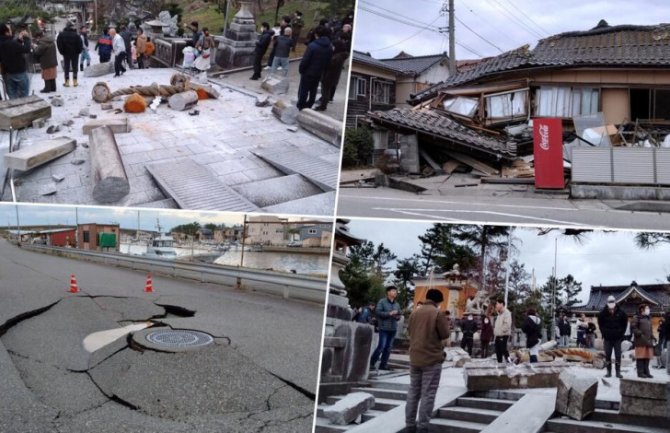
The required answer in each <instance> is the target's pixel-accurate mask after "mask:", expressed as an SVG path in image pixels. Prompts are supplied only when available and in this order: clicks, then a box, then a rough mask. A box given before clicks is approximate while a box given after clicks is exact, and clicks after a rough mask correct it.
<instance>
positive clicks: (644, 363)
mask: <svg viewBox="0 0 670 433" xmlns="http://www.w3.org/2000/svg"><path fill="white" fill-rule="evenodd" d="M631 328H632V332H633V335H634V336H635V341H634V345H635V360H636V364H637V377H641V378H649V379H651V378H652V377H653V376H652V375H651V373H650V372H649V362H650V361H651V358H652V357H653V356H654V343H655V341H654V334H653V331H652V328H651V309H650V308H649V305H647V304H640V306H639V307H638V309H637V316H636V317H635V320H633V323H632V326H631Z"/></svg>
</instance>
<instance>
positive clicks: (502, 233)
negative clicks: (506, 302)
mask: <svg viewBox="0 0 670 433" xmlns="http://www.w3.org/2000/svg"><path fill="white" fill-rule="evenodd" d="M454 227H455V230H456V233H455V237H456V239H458V240H460V241H461V242H463V243H464V244H465V245H467V246H469V247H470V248H472V249H473V250H474V251H475V252H476V253H477V254H478V256H479V260H478V265H479V271H480V274H479V278H480V280H479V282H480V287H484V286H485V271H486V258H487V256H488V255H490V254H491V253H492V252H493V251H495V250H496V249H507V243H508V238H509V236H511V233H510V232H511V228H510V227H507V226H487V225H470V224H467V225H465V224H463V225H457V226H454Z"/></svg>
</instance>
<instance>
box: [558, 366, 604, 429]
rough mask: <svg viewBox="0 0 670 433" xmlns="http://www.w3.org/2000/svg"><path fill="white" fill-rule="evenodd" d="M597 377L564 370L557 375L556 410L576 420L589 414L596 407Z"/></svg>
mask: <svg viewBox="0 0 670 433" xmlns="http://www.w3.org/2000/svg"><path fill="white" fill-rule="evenodd" d="M596 394H598V378H596V377H593V376H591V375H588V374H583V373H582V374H579V373H578V372H577V371H575V370H564V371H563V372H562V373H561V374H560V375H559V376H558V392H557V393H556V411H557V412H559V413H561V414H563V415H567V416H569V417H570V418H573V419H576V420H578V421H581V420H583V419H584V418H586V417H587V416H589V415H590V414H591V413H593V411H594V410H595V408H596Z"/></svg>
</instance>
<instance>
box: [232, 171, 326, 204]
mask: <svg viewBox="0 0 670 433" xmlns="http://www.w3.org/2000/svg"><path fill="white" fill-rule="evenodd" d="M232 188H233V189H234V190H235V191H236V192H237V193H238V194H239V195H241V196H242V197H245V198H246V199H247V200H249V201H250V202H252V203H254V204H255V205H256V206H258V207H260V208H264V207H267V206H274V205H277V204H280V203H285V202H290V201H294V200H298V199H301V198H305V197H310V196H313V195H316V194H320V193H321V192H322V191H321V190H320V189H319V188H317V187H316V185H314V184H313V183H311V182H309V181H307V180H306V179H305V178H304V177H302V176H300V175H299V174H292V175H290V176H281V177H274V178H271V179H263V180H258V181H255V182H249V183H243V184H239V185H235V186H233V187H232ZM330 213H331V214H332V210H331V212H330Z"/></svg>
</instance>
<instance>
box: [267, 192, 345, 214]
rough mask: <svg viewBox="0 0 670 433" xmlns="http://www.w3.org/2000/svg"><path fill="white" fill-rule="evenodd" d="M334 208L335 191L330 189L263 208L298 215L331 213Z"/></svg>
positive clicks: (271, 211)
mask: <svg viewBox="0 0 670 433" xmlns="http://www.w3.org/2000/svg"><path fill="white" fill-rule="evenodd" d="M333 209H335V191H328V192H324V193H322V194H316V195H312V196H309V197H304V198H299V199H298V200H293V201H287V202H283V203H279V204H276V205H273V206H267V207H264V208H263V210H264V211H266V212H268V213H274V214H296V215H331V214H332V213H333Z"/></svg>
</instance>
